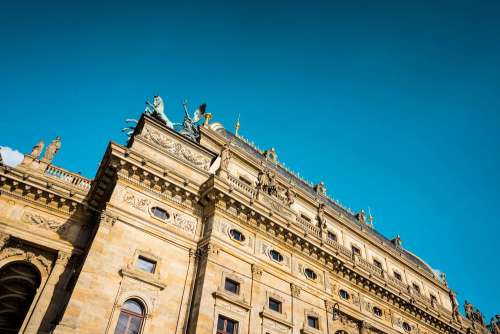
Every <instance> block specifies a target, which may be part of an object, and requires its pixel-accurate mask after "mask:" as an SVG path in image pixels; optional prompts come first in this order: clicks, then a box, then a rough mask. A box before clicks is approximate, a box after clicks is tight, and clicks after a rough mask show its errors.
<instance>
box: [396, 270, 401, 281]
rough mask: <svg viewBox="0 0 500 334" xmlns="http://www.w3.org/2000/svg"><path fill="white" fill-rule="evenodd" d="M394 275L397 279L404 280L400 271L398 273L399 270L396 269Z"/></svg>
mask: <svg viewBox="0 0 500 334" xmlns="http://www.w3.org/2000/svg"><path fill="white" fill-rule="evenodd" d="M394 277H395V278H396V279H397V280H400V281H402V280H403V278H402V277H401V274H400V273H398V272H397V271H394Z"/></svg>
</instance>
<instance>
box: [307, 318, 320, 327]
mask: <svg viewBox="0 0 500 334" xmlns="http://www.w3.org/2000/svg"><path fill="white" fill-rule="evenodd" d="M307 324H308V325H309V327H312V328H316V329H319V321H318V318H316V317H313V316H307Z"/></svg>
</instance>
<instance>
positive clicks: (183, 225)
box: [172, 213, 196, 234]
mask: <svg viewBox="0 0 500 334" xmlns="http://www.w3.org/2000/svg"><path fill="white" fill-rule="evenodd" d="M172 225H174V226H175V227H177V228H179V229H181V230H183V231H186V232H188V233H191V234H194V233H195V232H196V222H195V221H194V220H191V219H189V218H188V217H186V216H184V215H182V214H180V213H175V214H174V220H173V222H172Z"/></svg>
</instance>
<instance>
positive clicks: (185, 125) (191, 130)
mask: <svg viewBox="0 0 500 334" xmlns="http://www.w3.org/2000/svg"><path fill="white" fill-rule="evenodd" d="M182 105H183V107H184V120H183V121H182V129H180V130H179V133H180V134H181V135H183V136H185V137H188V138H189V139H191V140H193V141H198V139H199V138H200V130H199V127H198V124H197V123H198V122H199V121H200V120H201V118H202V117H203V115H204V114H205V110H206V108H207V105H206V104H205V103H203V104H202V105H200V106H199V107H198V109H196V111H195V112H194V114H193V117H192V118H191V117H190V116H189V112H188V107H187V101H184V103H183V104H182Z"/></svg>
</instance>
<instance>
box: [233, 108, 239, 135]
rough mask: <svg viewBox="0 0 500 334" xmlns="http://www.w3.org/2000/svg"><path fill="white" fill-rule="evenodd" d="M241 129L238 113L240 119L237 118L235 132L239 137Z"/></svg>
mask: <svg viewBox="0 0 500 334" xmlns="http://www.w3.org/2000/svg"><path fill="white" fill-rule="evenodd" d="M239 130H240V114H238V119H237V120H236V125H235V126H234V134H235V136H236V137H238V131H239Z"/></svg>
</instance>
